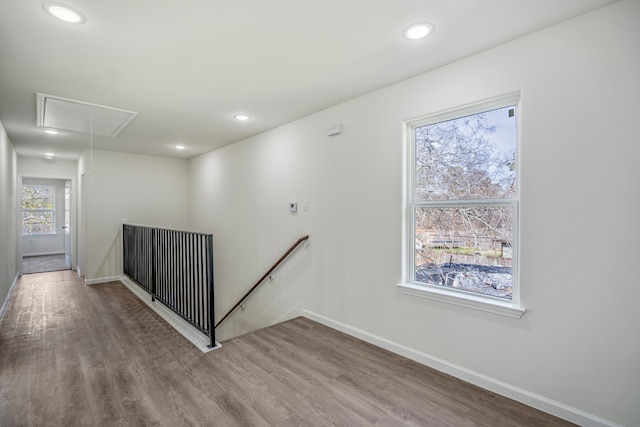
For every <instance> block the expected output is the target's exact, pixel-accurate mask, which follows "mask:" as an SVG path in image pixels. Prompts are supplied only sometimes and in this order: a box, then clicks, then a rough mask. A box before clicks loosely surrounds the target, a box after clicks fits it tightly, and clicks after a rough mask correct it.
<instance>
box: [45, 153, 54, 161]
mask: <svg viewBox="0 0 640 427" xmlns="http://www.w3.org/2000/svg"><path fill="white" fill-rule="evenodd" d="M53 156H55V154H53V153H44V158H45V159H47V160H51V159H53Z"/></svg>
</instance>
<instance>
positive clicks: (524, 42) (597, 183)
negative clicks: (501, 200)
mask: <svg viewBox="0 0 640 427" xmlns="http://www.w3.org/2000/svg"><path fill="white" fill-rule="evenodd" d="M639 16H640V2H638V1H622V2H617V3H615V4H613V5H611V6H608V7H606V8H603V9H600V10H598V11H595V12H593V13H590V14H587V15H584V16H582V17H579V18H576V19H574V20H571V21H568V22H565V23H562V24H559V25H556V26H553V27H550V28H548V29H545V30H543V31H540V32H538V33H535V34H532V35H530V36H527V37H524V38H522V39H518V40H515V41H513V42H510V43H507V44H505V45H502V46H500V47H497V48H495V49H491V50H488V51H486V52H483V53H481V54H478V55H475V56H473V57H470V58H467V59H464V60H461V61H458V62H456V63H453V64H450V65H448V66H446V67H442V68H440V69H437V70H434V71H431V72H429V73H426V74H424V75H421V76H418V77H416V78H413V79H410V80H407V81H404V82H401V83H398V84H395V85H393V86H390V87H388V88H386V89H383V90H379V91H376V92H373V93H371V94H369V95H366V96H363V97H360V98H357V99H354V100H352V101H349V102H346V103H344V104H341V105H338V106H335V107H333V108H330V109H327V110H325V111H322V112H320V113H318V114H315V115H312V116H309V117H307V118H304V119H301V120H298V121H296V122H293V123H290V124H288V125H286V126H283V127H280V128H277V129H274V130H272V131H269V132H265V133H263V134H260V135H258V136H255V137H253V138H250V139H247V140H245V141H243V142H240V143H237V144H234V145H232V146H228V147H225V148H223V149H220V150H217V151H215V152H212V153H209V154H206V155H203V156H200V157H198V158H196V159H193V160H192V161H191V169H190V174H191V202H190V206H191V217H190V220H191V225H192V227H193V228H195V229H199V230H201V231H210V232H213V234H214V239H215V251H216V253H215V262H216V292H217V298H218V303H217V305H216V310H217V313H218V315H221V314H222V311H223V308H227V307H228V306H229V305H230V304H231V303H232V302H233V300H235V298H236V297H237V296H238V295H240V294H241V293H242V291H243V290H245V289H247V288H248V287H249V286H251V285H252V284H253V283H252V282H253V281H254V280H255V279H256V278H257V277H259V276H260V274H261V273H262V272H263V271H264V270H265V268H266V267H268V266H269V264H270V263H271V262H272V261H273V260H275V259H277V257H278V256H279V255H280V253H281V252H282V251H283V250H284V249H286V246H287V245H288V243H290V242H292V241H294V240H295V239H296V238H297V237H298V236H299V235H301V234H304V233H307V232H309V233H310V234H311V246H310V247H309V248H308V249H305V250H303V251H302V252H300V253H298V254H297V255H296V259H295V260H294V261H293V262H292V263H291V265H290V266H289V267H287V268H289V269H290V273H288V274H287V275H286V277H282V278H278V277H277V276H276V281H275V282H274V283H270V284H268V289H269V291H268V292H271V298H270V299H267V298H262V299H261V298H260V297H259V298H258V300H261V301H262V302H263V303H264V304H267V302H269V304H270V305H269V306H268V307H265V306H264V305H259V304H257V303H253V307H247V310H246V311H245V312H241V313H239V314H238V317H237V319H235V320H231V322H236V324H237V325H234V326H225V328H226V329H223V330H222V331H221V335H222V336H221V337H220V338H224V336H230V335H234V334H236V333H238V332H241V331H242V330H244V329H245V328H248V327H249V326H263V325H264V323H263V324H262V325H259V324H255V325H249V323H251V321H250V320H249V319H250V318H251V315H250V314H251V312H252V311H253V310H256V311H257V310H261V311H262V314H261V315H260V316H259V321H260V322H272V321H274V320H275V319H277V318H280V317H282V316H283V315H285V317H286V312H287V307H291V306H292V304H294V303H295V302H296V301H298V300H302V301H304V303H303V307H304V308H305V309H306V310H308V312H307V313H310V314H311V315H313V316H315V317H317V318H319V319H324V320H325V321H326V322H327V323H331V324H335V325H341V326H342V327H343V328H344V329H346V330H350V331H360V332H361V333H362V334H363V335H365V336H368V337H372V338H375V339H378V340H379V341H381V342H389V343H392V344H393V345H394V346H396V348H404V349H407V351H408V352H409V353H412V354H415V355H423V356H425V359H426V360H433V361H440V362H442V363H440V365H441V366H445V367H447V366H448V367H450V368H451V371H452V372H457V373H460V372H466V373H468V378H470V379H472V380H474V379H475V380H478V381H476V382H478V383H480V382H483V381H484V382H485V383H489V384H494V385H496V387H494V388H495V389H502V390H503V391H504V390H507V391H509V390H511V391H513V393H511V394H512V395H514V396H516V397H518V398H522V396H533V400H534V401H535V402H536V403H538V404H540V403H545V402H546V403H549V407H552V408H555V409H556V413H559V414H562V415H564V416H570V417H573V419H574V420H577V421H579V422H581V423H584V424H588V423H593V425H598V422H599V421H602V422H603V423H606V421H603V420H602V419H604V420H610V421H612V422H617V423H621V424H623V425H629V426H630V425H637V424H638V422H640V408H639V406H638V405H637V400H638V396H640V364H638V360H640V339H638V333H637V330H636V329H637V325H638V324H640V311H639V310H637V301H638V299H640V286H638V280H637V273H635V272H634V267H633V266H634V262H635V260H636V258H637V244H638V233H637V232H636V230H637V228H638V226H637V212H638V209H639V208H640V192H639V191H638V189H637V185H638V183H639V182H640V168H638V167H637V165H636V162H637V159H638V158H640V144H638V136H637V135H638V134H637V129H636V120H637V117H638V114H639V113H640V108H639V107H638V99H640V83H639V82H640V79H638V76H639V75H640V49H638V40H640V26H638V25H637V18H638V17H639ZM425 54H428V52H425ZM512 91H521V95H522V98H521V119H522V128H521V144H522V149H521V156H522V158H521V160H522V164H521V170H520V177H521V188H522V197H521V256H522V260H521V302H522V304H523V305H524V306H525V307H526V308H527V310H528V311H527V313H526V314H525V315H524V317H523V318H522V319H512V318H506V317H502V316H499V315H495V314H490V313H485V312H480V311H475V310H472V309H468V308H463V307H457V306H451V305H447V304H445V303H441V302H435V301H430V300H426V299H422V298H419V297H415V296H409V295H404V294H401V293H399V292H398V290H397V289H396V286H395V285H396V283H398V282H399V280H400V279H401V273H402V264H401V249H402V244H401V239H402V218H403V205H402V200H403V194H402V180H403V175H402V174H403V158H402V151H403V139H402V132H403V128H402V122H403V121H406V120H409V119H412V118H415V117H418V116H421V115H426V114H431V113H434V112H438V111H441V110H444V109H448V108H452V107H458V106H463V105H465V104H468V103H472V102H475V101H479V100H483V99H487V98H491V97H494V96H497V95H502V94H505V93H509V92H512ZM338 122H342V123H344V124H345V132H344V134H342V135H340V136H338V137H334V138H329V137H327V136H326V135H325V130H326V129H328V128H329V127H331V126H333V125H334V124H336V123H338ZM303 200H309V207H310V210H309V212H300V213H299V214H298V215H293V216H292V215H290V214H289V213H288V212H287V204H288V202H290V201H297V202H298V203H302V201H303ZM240 288H242V291H241V290H240ZM287 289H289V290H293V289H296V290H295V291H293V292H294V293H295V296H294V297H291V296H285V295H287V294H286V293H285V291H286V290H287ZM268 292H267V291H265V293H268ZM282 299H286V301H285V300H282ZM299 308H300V307H297V308H296V310H297V311H299ZM265 311H268V312H269V313H266V314H265V313H264V312H265ZM292 314H294V313H290V315H292ZM256 323H258V321H256ZM540 406H543V407H544V406H545V405H540ZM567 414H568V415H567Z"/></svg>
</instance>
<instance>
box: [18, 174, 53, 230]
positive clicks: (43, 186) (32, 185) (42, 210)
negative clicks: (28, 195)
mask: <svg viewBox="0 0 640 427" xmlns="http://www.w3.org/2000/svg"><path fill="white" fill-rule="evenodd" d="M25 187H37V188H50V189H51V198H52V201H51V209H23V208H22V198H21V199H20V224H21V227H20V228H22V215H23V213H24V212H51V218H52V220H51V222H52V225H51V227H52V228H51V232H50V233H26V234H25V233H22V235H23V236H25V237H37V236H52V235H55V234H57V233H56V188H55V187H54V186H52V185H39V184H23V185H22V192H21V193H20V196H21V197H23V194H24V188H25Z"/></svg>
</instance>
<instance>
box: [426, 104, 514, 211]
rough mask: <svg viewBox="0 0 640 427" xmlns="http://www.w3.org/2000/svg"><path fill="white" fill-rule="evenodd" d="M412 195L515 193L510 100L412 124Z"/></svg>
mask: <svg viewBox="0 0 640 427" xmlns="http://www.w3.org/2000/svg"><path fill="white" fill-rule="evenodd" d="M415 157H416V168H415V185H416V194H415V197H416V201H429V200H474V199H505V198H514V197H515V188H516V182H515V181H516V123H515V106H510V107H504V108H500V109H497V110H492V111H487V112H484V113H479V114H473V115H470V116H466V117H461V118H458V119H454V120H448V121H445V122H440V123H434V124H430V125H427V126H421V127H417V128H416V129H415Z"/></svg>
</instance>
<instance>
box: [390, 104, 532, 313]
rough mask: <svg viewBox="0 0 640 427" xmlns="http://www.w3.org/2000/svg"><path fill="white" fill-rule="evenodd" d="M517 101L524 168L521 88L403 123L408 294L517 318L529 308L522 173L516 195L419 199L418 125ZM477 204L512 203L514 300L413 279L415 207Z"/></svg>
mask: <svg viewBox="0 0 640 427" xmlns="http://www.w3.org/2000/svg"><path fill="white" fill-rule="evenodd" d="M510 105H515V108H516V117H515V118H516V153H517V155H516V170H517V171H518V172H519V171H520V170H521V169H520V114H519V112H520V92H519V91H518V92H512V93H508V94H505V95H502V96H498V97H495V98H491V99H487V100H484V101H479V102H475V103H471V104H467V105H464V106H462V107H456V108H452V109H448V110H444V111H440V112H436V113H433V114H429V115H426V116H423V117H418V118H415V119H412V120H409V121H406V122H404V123H403V128H404V141H403V142H404V149H403V154H404V158H405V159H404V168H403V172H404V186H403V187H404V197H403V209H404V215H403V256H402V281H401V283H399V284H397V285H396V286H397V289H398V290H399V291H400V292H401V293H403V294H407V295H412V296H418V297H422V298H427V299H431V300H435V301H440V302H444V303H449V304H453V305H457V306H463V307H468V308H473V309H476V310H481V311H485V312H490V313H495V314H499V315H504V316H508V317H513V318H521V317H522V315H523V314H524V313H525V311H526V309H525V308H524V307H522V306H521V304H520V274H519V265H520V258H519V255H520V250H519V249H520V243H519V241H520V239H519V234H520V226H519V202H520V173H518V174H517V176H516V196H515V198H513V199H481V200H438V201H435V200H434V201H429V202H426V203H425V202H416V200H415V189H416V185H415V184H416V183H415V129H416V128H417V127H421V126H426V125H430V124H435V123H439V122H443V121H447V120H452V119H456V118H460V117H464V116H469V115H474V114H478V113H482V112H485V111H490V110H493V109H498V108H503V107H507V106H510ZM470 204H473V205H485V206H489V207H491V206H512V208H513V212H514V219H513V244H512V248H513V256H514V263H513V267H512V268H513V270H512V277H513V293H512V299H511V300H505V299H502V298H498V297H492V296H490V295H483V294H474V293H471V292H466V291H461V290H458V289H453V288H447V287H444V286H439V285H433V284H428V283H422V282H420V283H418V282H415V280H414V279H413V273H414V271H415V239H416V235H415V210H416V208H419V207H433V208H437V207H446V208H451V207H464V206H469V205H470Z"/></svg>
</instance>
